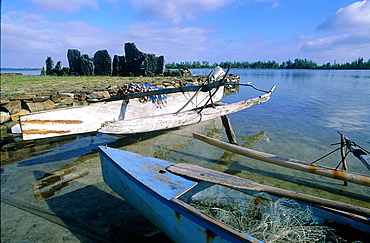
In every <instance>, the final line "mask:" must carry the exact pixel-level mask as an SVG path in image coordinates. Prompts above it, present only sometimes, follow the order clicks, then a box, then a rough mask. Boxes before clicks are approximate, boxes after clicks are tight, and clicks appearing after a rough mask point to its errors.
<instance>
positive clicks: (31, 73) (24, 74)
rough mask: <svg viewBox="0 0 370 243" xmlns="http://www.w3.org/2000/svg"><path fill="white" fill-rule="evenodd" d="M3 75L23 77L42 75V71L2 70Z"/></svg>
mask: <svg viewBox="0 0 370 243" xmlns="http://www.w3.org/2000/svg"><path fill="white" fill-rule="evenodd" d="M0 72H1V73H21V74H23V76H26V75H40V73H41V70H14V69H1V70H0Z"/></svg>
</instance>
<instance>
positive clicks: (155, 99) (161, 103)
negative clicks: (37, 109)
mask: <svg viewBox="0 0 370 243" xmlns="http://www.w3.org/2000/svg"><path fill="white" fill-rule="evenodd" d="M158 89H161V87H158V86H155V85H150V84H142V83H130V84H125V85H124V86H122V87H121V88H120V89H119V91H118V92H117V95H126V94H130V93H141V92H148V91H153V90H158ZM139 101H140V102H141V103H144V102H148V101H151V102H152V103H154V104H156V106H157V108H163V107H166V106H167V95H165V94H161V95H151V96H144V97H142V98H140V99H139Z"/></svg>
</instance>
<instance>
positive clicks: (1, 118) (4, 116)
mask: <svg viewBox="0 0 370 243" xmlns="http://www.w3.org/2000/svg"><path fill="white" fill-rule="evenodd" d="M9 120H10V114H9V112H5V111H0V123H1V124H2V123H4V122H7V121H9Z"/></svg>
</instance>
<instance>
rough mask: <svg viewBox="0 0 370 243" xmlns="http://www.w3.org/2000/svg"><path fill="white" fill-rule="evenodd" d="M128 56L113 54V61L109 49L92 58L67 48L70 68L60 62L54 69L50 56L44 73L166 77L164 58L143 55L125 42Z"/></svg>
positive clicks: (98, 52) (132, 45) (131, 44)
mask: <svg viewBox="0 0 370 243" xmlns="http://www.w3.org/2000/svg"><path fill="white" fill-rule="evenodd" d="M124 51H125V55H122V56H118V55H114V57H113V61H112V58H111V56H110V55H109V53H108V51H107V50H99V51H97V52H96V53H95V54H94V57H90V56H89V55H88V54H82V53H81V51H79V50H77V49H68V52H67V58H68V63H69V67H62V63H61V61H58V62H57V64H56V65H55V66H54V61H53V59H52V57H47V59H46V61H45V64H46V67H44V69H43V71H42V74H46V75H57V76H64V75H81V76H91V75H103V76H159V75H164V74H165V60H164V56H156V55H154V54H148V53H144V52H141V51H140V50H139V49H137V47H136V45H135V44H134V43H125V46H124Z"/></svg>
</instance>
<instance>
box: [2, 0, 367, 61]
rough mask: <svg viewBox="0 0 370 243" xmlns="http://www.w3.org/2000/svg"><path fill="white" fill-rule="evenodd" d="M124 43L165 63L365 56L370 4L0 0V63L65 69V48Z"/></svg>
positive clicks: (116, 49) (342, 0)
mask: <svg viewBox="0 0 370 243" xmlns="http://www.w3.org/2000/svg"><path fill="white" fill-rule="evenodd" d="M126 42H134V43H135V44H136V46H137V47H138V48H139V50H141V51H143V52H146V53H154V54H156V55H158V56H159V55H164V56H165V60H166V62H167V63H168V62H182V61H191V62H192V61H209V62H210V63H214V62H221V61H249V62H254V61H258V60H261V61H268V60H274V61H277V62H279V63H281V62H283V61H286V60H288V59H291V60H294V59H296V58H301V59H309V60H313V61H315V62H316V63H318V64H320V65H321V64H324V63H327V62H331V63H332V64H333V63H334V61H336V62H337V63H345V62H352V61H353V60H356V59H357V58H359V57H363V58H364V59H365V60H368V59H369V58H370V1H349V0H308V1H306V0H289V1H288V0H176V1H175V0H121V1H120V0H2V1H1V66H2V67H42V66H44V65H45V59H46V57H47V56H52V57H53V59H54V62H55V63H56V62H57V61H62V63H63V66H68V62H67V58H66V55H67V50H68V49H70V48H76V49H79V50H80V51H81V52H82V53H86V54H89V55H90V56H93V55H94V53H95V52H96V51H98V50H104V49H106V50H108V52H109V53H110V54H111V56H112V58H113V55H115V54H116V55H123V54H124V51H123V46H124V43H126Z"/></svg>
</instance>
